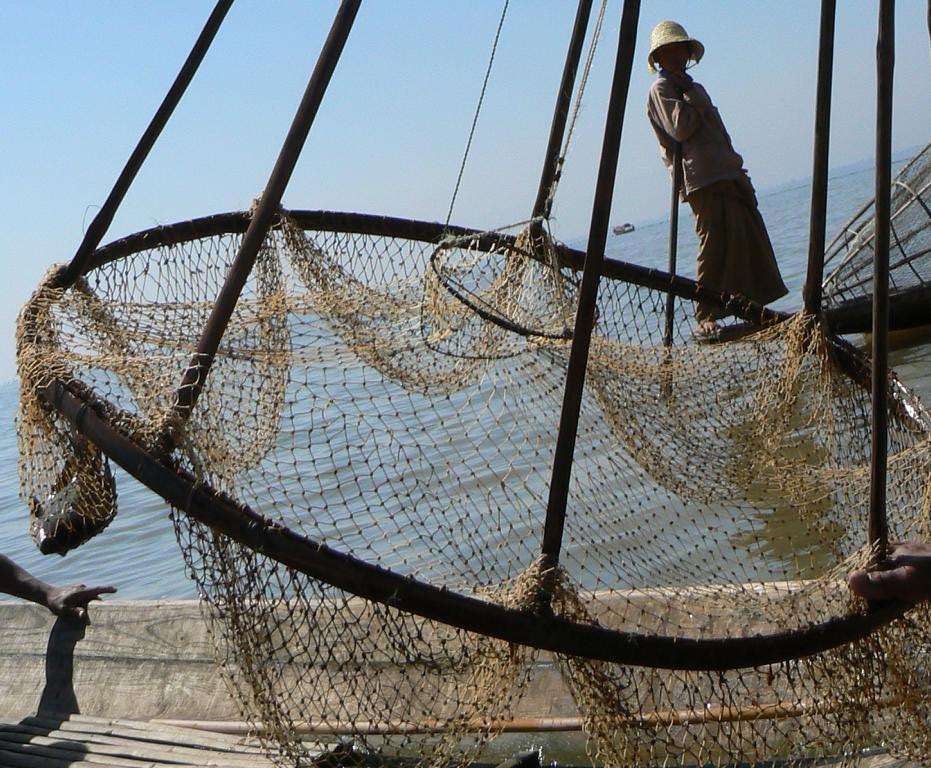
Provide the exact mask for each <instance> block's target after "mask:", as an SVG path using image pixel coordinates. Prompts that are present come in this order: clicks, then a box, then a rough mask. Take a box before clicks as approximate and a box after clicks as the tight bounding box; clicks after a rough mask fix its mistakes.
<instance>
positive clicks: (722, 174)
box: [647, 72, 746, 200]
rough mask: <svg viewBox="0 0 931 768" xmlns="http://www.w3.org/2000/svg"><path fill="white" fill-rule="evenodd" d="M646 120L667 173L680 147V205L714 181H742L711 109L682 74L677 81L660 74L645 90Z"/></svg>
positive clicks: (739, 165) (730, 147) (733, 154)
mask: <svg viewBox="0 0 931 768" xmlns="http://www.w3.org/2000/svg"><path fill="white" fill-rule="evenodd" d="M680 83H681V84H680ZM683 85H684V86H685V87H684V88H683ZM647 116H648V117H649V118H650V124H651V125H652V126H653V130H654V132H655V133H656V138H657V139H658V140H659V145H660V155H661V156H662V158H663V162H664V163H665V164H666V167H667V168H670V169H671V168H672V162H673V157H674V156H675V155H674V153H675V147H676V143H677V142H679V143H681V144H682V166H683V179H684V184H683V189H682V199H683V200H686V199H688V197H689V195H691V194H692V193H693V192H694V191H695V190H697V189H701V188H702V187H707V186H708V185H710V184H714V183H715V182H718V181H725V180H728V179H740V178H742V177H745V176H746V172H745V171H744V169H743V158H742V157H741V156H740V155H738V154H737V152H735V151H734V145H733V144H731V137H730V136H729V135H728V133H727V129H726V128H725V127H724V123H723V122H722V120H721V115H720V114H719V113H718V110H717V108H716V107H715V106H714V104H712V103H711V99H710V98H709V97H708V93H707V91H705V89H704V88H702V86H701V85H699V84H698V83H696V82H694V81H693V80H692V78H690V77H689V76H688V75H686V76H685V78H684V81H678V82H677V79H675V78H673V77H672V76H670V75H668V74H667V73H665V72H660V74H659V77H658V78H657V79H656V80H655V81H654V82H653V85H651V86H650V95H649V98H648V99H647Z"/></svg>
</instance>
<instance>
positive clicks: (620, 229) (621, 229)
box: [612, 221, 634, 235]
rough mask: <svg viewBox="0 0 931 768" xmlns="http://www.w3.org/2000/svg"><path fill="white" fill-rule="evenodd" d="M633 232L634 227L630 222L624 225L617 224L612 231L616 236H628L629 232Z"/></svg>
mask: <svg viewBox="0 0 931 768" xmlns="http://www.w3.org/2000/svg"><path fill="white" fill-rule="evenodd" d="M633 231H634V225H633V224H631V223H630V222H629V221H628V222H625V223H624V224H616V225H615V226H614V229H613V230H612V232H614V234H615V235H626V234H627V233H628V232H633Z"/></svg>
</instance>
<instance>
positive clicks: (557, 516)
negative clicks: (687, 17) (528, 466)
mask: <svg viewBox="0 0 931 768" xmlns="http://www.w3.org/2000/svg"><path fill="white" fill-rule="evenodd" d="M639 17H640V0H624V10H623V13H622V16H621V29H620V33H619V38H618V47H617V59H616V61H615V65H614V82H613V83H612V85H611V96H610V100H609V103H608V115H607V118H606V121H605V132H604V141H603V144H602V149H601V163H600V166H599V169H598V180H597V182H596V185H595V199H594V202H593V204H592V218H591V227H590V229H589V233H588V248H587V250H586V254H585V266H584V268H583V270H582V283H581V286H580V288H579V305H578V309H577V310H576V316H575V330H574V333H573V337H572V348H571V350H570V352H569V369H568V372H567V374H566V389H565V393H564V395H563V403H562V412H561V415H560V418H559V433H558V435H557V438H556V451H555V456H554V459H553V472H552V477H551V481H550V493H549V500H548V503H547V507H546V523H545V526H544V531H543V547H542V551H543V555H544V556H545V557H546V558H547V560H548V562H549V563H551V564H553V565H555V564H556V563H558V562H559V552H560V550H561V548H562V537H563V529H564V527H565V520H566V504H567V503H568V499H569V478H570V475H571V473H572V457H573V454H574V452H575V439H576V432H577V430H578V425H579V412H580V410H581V407H582V391H583V388H584V386H585V367H586V365H587V364H588V352H589V347H590V345H591V335H592V329H593V328H594V325H595V305H596V302H597V300H598V284H599V282H600V279H601V268H602V264H603V263H604V251H605V243H606V242H607V239H608V224H609V216H610V212H611V199H612V197H613V195H614V180H615V176H616V174H617V160H618V155H619V154H620V146H621V131H622V129H623V127H624V108H625V106H626V104H627V92H628V89H629V87H630V73H631V69H632V67H633V59H634V47H635V45H636V42H637V23H638V20H639Z"/></svg>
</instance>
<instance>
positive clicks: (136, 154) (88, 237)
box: [61, 0, 233, 286]
mask: <svg viewBox="0 0 931 768" xmlns="http://www.w3.org/2000/svg"><path fill="white" fill-rule="evenodd" d="M232 5H233V0H218V2H217V4H216V6H215V7H214V9H213V13H211V14H210V17H209V18H208V19H207V23H206V24H205V25H204V28H203V30H202V31H201V33H200V35H199V36H198V38H197V40H196V41H195V43H194V47H193V48H192V49H191V52H190V53H189V54H188V57H187V59H186V60H185V62H184V64H183V66H182V67H181V70H180V71H179V72H178V75H177V77H176V78H175V81H174V82H173V83H172V84H171V88H169V89H168V93H167V94H165V98H164V99H163V101H162V103H161V106H159V108H158V110H157V111H156V113H155V115H154V116H153V118H152V122H150V123H149V127H148V128H146V129H145V132H144V133H143V134H142V136H141V138H140V139H139V143H138V144H136V148H135V149H134V150H133V152H132V154H131V155H130V156H129V160H127V161H126V165H125V166H124V168H123V171H122V173H120V175H119V177H118V178H117V180H116V183H115V184H114V185H113V189H112V190H110V194H109V195H108V196H107V199H106V201H104V204H103V206H102V207H101V209H100V210H99V211H98V212H97V215H96V216H95V217H94V220H93V221H92V222H91V224H90V226H89V227H88V228H87V232H85V233H84V239H83V240H82V241H81V245H80V246H78V250H77V252H76V253H75V254H74V257H73V258H72V259H71V263H70V264H68V266H67V267H66V268H65V271H64V272H63V273H62V277H61V284H62V285H65V286H68V285H71V284H72V283H74V281H75V280H77V279H78V277H80V276H81V275H82V274H84V270H85V266H86V264H87V261H88V259H89V258H90V256H91V254H92V253H93V252H94V251H95V250H96V248H97V246H98V245H100V241H101V240H102V239H103V236H104V235H105V234H106V233H107V229H109V227H110V224H111V223H112V222H113V217H114V215H115V214H116V210H117V208H119V206H120V203H121V202H123V198H124V197H125V196H126V193H127V192H128V191H129V187H130V185H131V184H132V182H133V179H135V178H136V174H137V173H138V172H139V169H140V168H141V167H142V163H143V162H145V159H146V157H148V155H149V152H150V151H151V150H152V147H153V146H154V145H155V142H156V140H157V139H158V137H159V135H160V134H161V132H162V129H163V128H164V127H165V125H166V124H167V123H168V119H169V118H170V117H171V115H172V113H173V112H174V110H175V107H177V106H178V102H179V101H181V97H182V96H183V95H184V92H185V90H187V87H188V85H189V84H190V82H191V80H193V79H194V74H195V73H196V72H197V69H198V67H199V66H200V63H201V62H202V61H203V60H204V56H205V55H206V53H207V50H208V49H209V48H210V44H211V43H212V42H213V39H214V37H216V34H217V31H218V30H219V29H220V25H221V24H222V23H223V19H224V18H225V17H226V13H227V11H229V9H230V7H231V6H232Z"/></svg>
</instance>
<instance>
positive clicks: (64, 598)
mask: <svg viewBox="0 0 931 768" xmlns="http://www.w3.org/2000/svg"><path fill="white" fill-rule="evenodd" d="M0 592H5V593H6V594H8V595H13V597H21V598H23V600H29V601H31V602H33V603H38V604H39V605H44V606H45V607H46V608H48V609H49V610H50V611H51V612H52V613H54V614H55V615H56V616H69V617H71V618H73V619H81V620H83V619H86V618H87V604H88V603H89V602H90V601H91V600H99V599H100V596H101V595H103V594H107V593H112V592H116V587H86V586H84V585H83V584H77V585H74V586H69V587H53V586H52V585H51V584H46V583H45V582H44V581H42V580H41V579H37V578H36V577H35V576H33V575H32V574H31V573H29V572H28V571H26V570H25V569H23V568H20V567H19V566H18V565H17V564H16V563H14V562H13V561H12V560H10V558H8V557H7V556H6V555H0Z"/></svg>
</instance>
